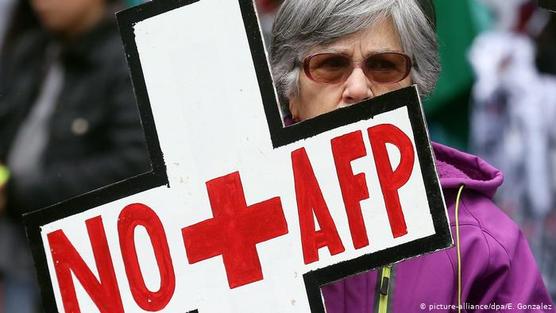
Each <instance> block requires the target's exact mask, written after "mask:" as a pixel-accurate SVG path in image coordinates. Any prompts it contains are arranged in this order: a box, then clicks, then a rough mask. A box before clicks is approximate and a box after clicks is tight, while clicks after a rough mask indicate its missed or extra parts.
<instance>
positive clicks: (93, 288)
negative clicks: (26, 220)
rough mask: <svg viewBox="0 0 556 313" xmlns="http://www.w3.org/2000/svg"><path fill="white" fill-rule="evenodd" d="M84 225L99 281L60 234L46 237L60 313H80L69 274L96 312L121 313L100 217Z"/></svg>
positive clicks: (57, 232) (120, 301) (58, 232)
mask: <svg viewBox="0 0 556 313" xmlns="http://www.w3.org/2000/svg"><path fill="white" fill-rule="evenodd" d="M85 224H86V225H87V232H88V234H89V240H90V242H91V246H92V249H93V254H94V258H95V264H96V267H97V269H98V276H99V278H100V281H99V280H98V279H97V278H96V276H95V274H94V273H93V272H92V271H91V269H90V268H89V267H88V266H87V264H86V263H85V261H83V258H82V257H81V255H79V252H77V250H76V249H75V247H74V246H73V244H72V243H71V242H70V241H69V239H68V237H67V236H66V234H65V233H64V232H63V231H62V230H57V231H54V232H51V233H49V234H48V235H47V237H48V243H49V246H50V251H51V253H52V260H53V262H54V268H55V270H56V277H57V278H58V286H59V288H60V293H61V295H62V302H63V303H64V311H65V312H66V313H79V312H81V311H80V309H79V303H78V302H77V296H76V293H75V286H74V284H73V278H72V275H71V274H72V273H73V274H74V275H75V277H77V280H79V282H80V283H81V285H82V286H83V288H84V289H85V291H86V292H87V294H88V295H89V296H90V297H91V299H92V300H93V303H94V304H95V305H96V306H97V307H98V309H99V310H100V312H102V313H123V312H124V309H123V305H122V299H121V296H120V290H119V288H118V282H117V281H116V274H115V273H114V265H113V264H112V257H111V256H110V250H109V248H108V242H107V240H106V232H105V231H104V226H103V224H102V218H101V217H100V216H97V217H94V218H91V219H89V220H87V221H85Z"/></svg>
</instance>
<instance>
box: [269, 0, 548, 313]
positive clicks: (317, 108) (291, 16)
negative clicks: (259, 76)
mask: <svg viewBox="0 0 556 313" xmlns="http://www.w3.org/2000/svg"><path fill="white" fill-rule="evenodd" d="M434 23H435V18H434V7H433V5H432V3H431V2H430V1H425V0H423V1H417V0H286V1H285V2H284V3H283V5H282V7H281V9H280V11H279V12H278V15H277V17H276V20H275V24H274V28H273V34H272V35H273V42H272V48H271V59H272V67H273V74H274V78H275V81H276V83H277V88H278V93H279V97H280V99H281V102H282V107H283V108H282V109H283V110H284V111H285V112H286V113H287V116H288V117H287V118H286V119H287V121H286V123H295V122H299V121H303V120H305V119H308V118H312V117H315V116H317V115H319V114H323V113H326V112H330V111H332V110H335V109H337V108H341V107H343V106H347V105H351V104H354V103H357V102H361V101H363V100H365V99H370V98H373V97H375V96H378V95H381V94H384V93H386V92H389V91H392V90H396V89H399V88H402V87H406V86H409V85H411V84H417V86H418V87H419V89H420V91H421V94H425V95H426V94H428V93H430V92H431V90H432V89H433V88H434V85H435V83H436V79H437V76H438V72H439V65H438V53H437V44H436V37H435V33H434V27H435V26H434ZM433 147H434V152H435V155H436V166H437V170H438V173H439V176H440V182H441V185H442V188H443V191H444V195H445V198H446V202H447V203H446V204H447V207H448V212H449V218H450V221H451V225H452V233H454V234H455V233H456V227H455V223H454V221H455V203H456V198H457V200H458V202H460V206H459V207H460V210H459V211H460V212H459V221H460V223H459V232H460V233H461V243H460V245H459V246H458V249H456V248H455V247H454V248H451V249H447V250H443V251H439V252H436V253H432V254H428V255H424V256H421V257H417V258H414V259H412V260H408V261H404V262H401V263H399V264H396V265H395V266H393V267H386V268H384V269H381V270H380V271H370V272H368V273H363V274H359V275H356V276H353V277H349V278H346V279H344V280H342V281H339V282H335V283H332V284H330V285H327V286H325V287H323V290H322V293H323V297H324V301H325V305H326V308H327V312H328V313H363V312H365V313H367V312H377V311H378V312H387V311H389V312H419V311H422V310H439V311H448V310H449V309H450V308H451V307H449V305H457V304H458V303H461V304H462V305H463V306H464V307H463V308H464V311H465V310H471V311H474V312H480V311H490V310H491V308H490V307H485V306H484V305H490V304H492V305H495V304H498V305H511V306H512V307H511V308H510V307H508V306H506V307H505V309H506V310H514V311H518V312H519V311H527V312H530V311H534V312H544V311H552V310H553V308H552V307H551V303H552V301H551V299H550V297H549V296H548V294H547V292H546V289H545V287H544V285H543V281H542V279H541V276H540V274H539V272H538V269H537V266H536V264H535V260H534V259H533V256H532V254H531V252H530V249H529V247H528V245H527V242H526V240H525V239H524V237H523V235H522V233H521V232H520V230H519V228H518V227H517V226H516V225H515V224H514V222H512V221H511V220H510V219H509V218H508V217H507V216H506V215H505V214H504V213H503V212H502V211H501V210H500V209H498V208H497V207H496V206H495V205H494V204H493V203H492V201H491V197H492V195H493V194H494V193H495V191H496V188H497V187H498V186H499V185H500V184H501V183H502V174H501V173H500V172H499V171H498V170H496V169H495V168H493V167H492V166H490V165H489V164H487V163H485V162H484V161H482V160H480V159H479V158H477V157H475V156H472V155H468V154H465V153H462V152H459V151H457V150H454V149H451V148H449V147H446V146H442V145H439V144H433ZM461 186H464V187H463V189H461ZM458 190H459V191H461V190H463V193H461V197H460V195H459V194H458ZM457 250H459V252H460V256H461V261H459V262H458V251H457ZM458 268H462V271H461V272H462V275H461V276H460V277H459V278H458V274H457V273H458ZM384 277H389V278H390V279H384ZM472 305H483V306H481V307H472ZM502 311H504V310H502Z"/></svg>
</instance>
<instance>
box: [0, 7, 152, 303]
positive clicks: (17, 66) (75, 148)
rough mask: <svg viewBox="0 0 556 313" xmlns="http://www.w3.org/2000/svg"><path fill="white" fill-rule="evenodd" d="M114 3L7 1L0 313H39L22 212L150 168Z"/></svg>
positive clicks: (0, 34)
mask: <svg viewBox="0 0 556 313" xmlns="http://www.w3.org/2000/svg"><path fill="white" fill-rule="evenodd" d="M124 6H125V4H124V3H119V2H118V1H117V0H31V1H26V0H0V14H1V16H0V43H1V45H0V47H1V54H0V313H16V312H17V313H33V312H40V311H41V310H40V304H39V291H38V287H37V283H36V277H35V273H34V266H33V262H32V259H31V256H30V250H29V248H28V244H27V240H26V237H25V233H24V231H23V227H22V225H21V218H22V215H23V214H25V213H28V212H31V211H33V210H37V209H40V208H43V207H46V206H49V205H52V204H55V203H57V202H60V201H63V200H65V199H68V198H71V197H74V196H77V195H80V194H82V193H85V192H89V191H92V190H94V189H97V188H101V187H104V186H106V185H109V184H111V183H114V182H117V181H120V180H123V179H126V178H128V177H131V176H135V175H138V174H141V173H144V172H146V171H148V170H149V169H150V165H149V157H148V153H147V150H146V145H145V138H144V134H143V131H142V128H141V124H140V120H139V114H138V110H137V107H136V104H135V98H134V95H133V89H132V86H131V81H130V78H129V72H128V68H127V65H126V61H125V57H124V52H123V46H122V41H121V39H120V36H119V33H118V29H117V25H116V20H115V15H114V13H115V12H116V10H119V9H122V8H123V7H124Z"/></svg>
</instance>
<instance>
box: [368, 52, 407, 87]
mask: <svg viewBox="0 0 556 313" xmlns="http://www.w3.org/2000/svg"><path fill="white" fill-rule="evenodd" d="M409 62H410V61H409V59H408V58H407V57H406V56H404V55H402V54H397V53H380V54H375V55H372V56H370V57H369V58H368V59H367V61H366V63H365V71H366V73H367V75H368V76H370V78H371V79H372V80H374V81H376V82H378V83H397V82H399V81H401V80H402V79H404V78H406V77H407V75H408V74H409V70H410V68H411V67H410V65H409Z"/></svg>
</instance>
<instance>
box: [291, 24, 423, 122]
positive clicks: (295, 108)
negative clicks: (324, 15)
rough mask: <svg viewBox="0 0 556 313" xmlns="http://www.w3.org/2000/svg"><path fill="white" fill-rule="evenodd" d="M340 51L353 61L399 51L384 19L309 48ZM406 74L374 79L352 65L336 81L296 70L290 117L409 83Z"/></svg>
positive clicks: (324, 110) (315, 112)
mask: <svg viewBox="0 0 556 313" xmlns="http://www.w3.org/2000/svg"><path fill="white" fill-rule="evenodd" d="M330 52H331V53H341V54H343V55H348V56H351V59H352V61H353V62H355V63H356V64H357V63H359V62H361V61H362V60H363V59H364V58H365V57H367V56H369V55H371V54H374V53H380V52H400V53H401V52H403V50H402V45H401V41H400V36H399V35H398V33H397V31H396V29H395V28H394V25H393V24H392V21H391V20H390V19H384V20H382V21H379V22H377V23H375V24H374V25H372V26H371V27H369V28H367V29H364V30H362V31H359V32H357V33H355V34H352V35H349V36H347V37H345V38H342V39H340V40H338V41H335V42H333V43H332V44H329V45H326V46H319V47H316V48H314V49H312V50H311V51H310V52H309V55H314V54H317V53H330ZM411 83H412V82H411V78H410V76H407V77H406V78H404V79H403V80H401V81H399V82H397V83H386V84H384V83H376V82H374V81H371V80H370V79H368V78H367V76H365V74H364V72H363V70H362V69H361V67H355V68H354V69H353V72H351V74H349V76H348V77H347V79H346V80H345V81H341V82H339V83H332V84H330V83H321V82H316V81H314V80H312V79H310V78H309V77H307V75H306V74H305V72H304V71H303V69H301V70H300V74H299V92H298V93H297V96H295V97H293V98H292V99H290V102H289V107H290V112H291V114H292V118H293V119H294V120H295V121H302V120H306V119H309V118H313V117H315V116H317V115H320V114H324V113H327V112H330V111H333V110H336V109H338V108H341V107H344V106H349V105H351V104H355V103H357V102H361V101H363V100H366V99H370V98H373V97H376V96H378V95H382V94H384V93H387V92H389V91H393V90H396V89H399V88H403V87H407V86H409V85H411Z"/></svg>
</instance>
